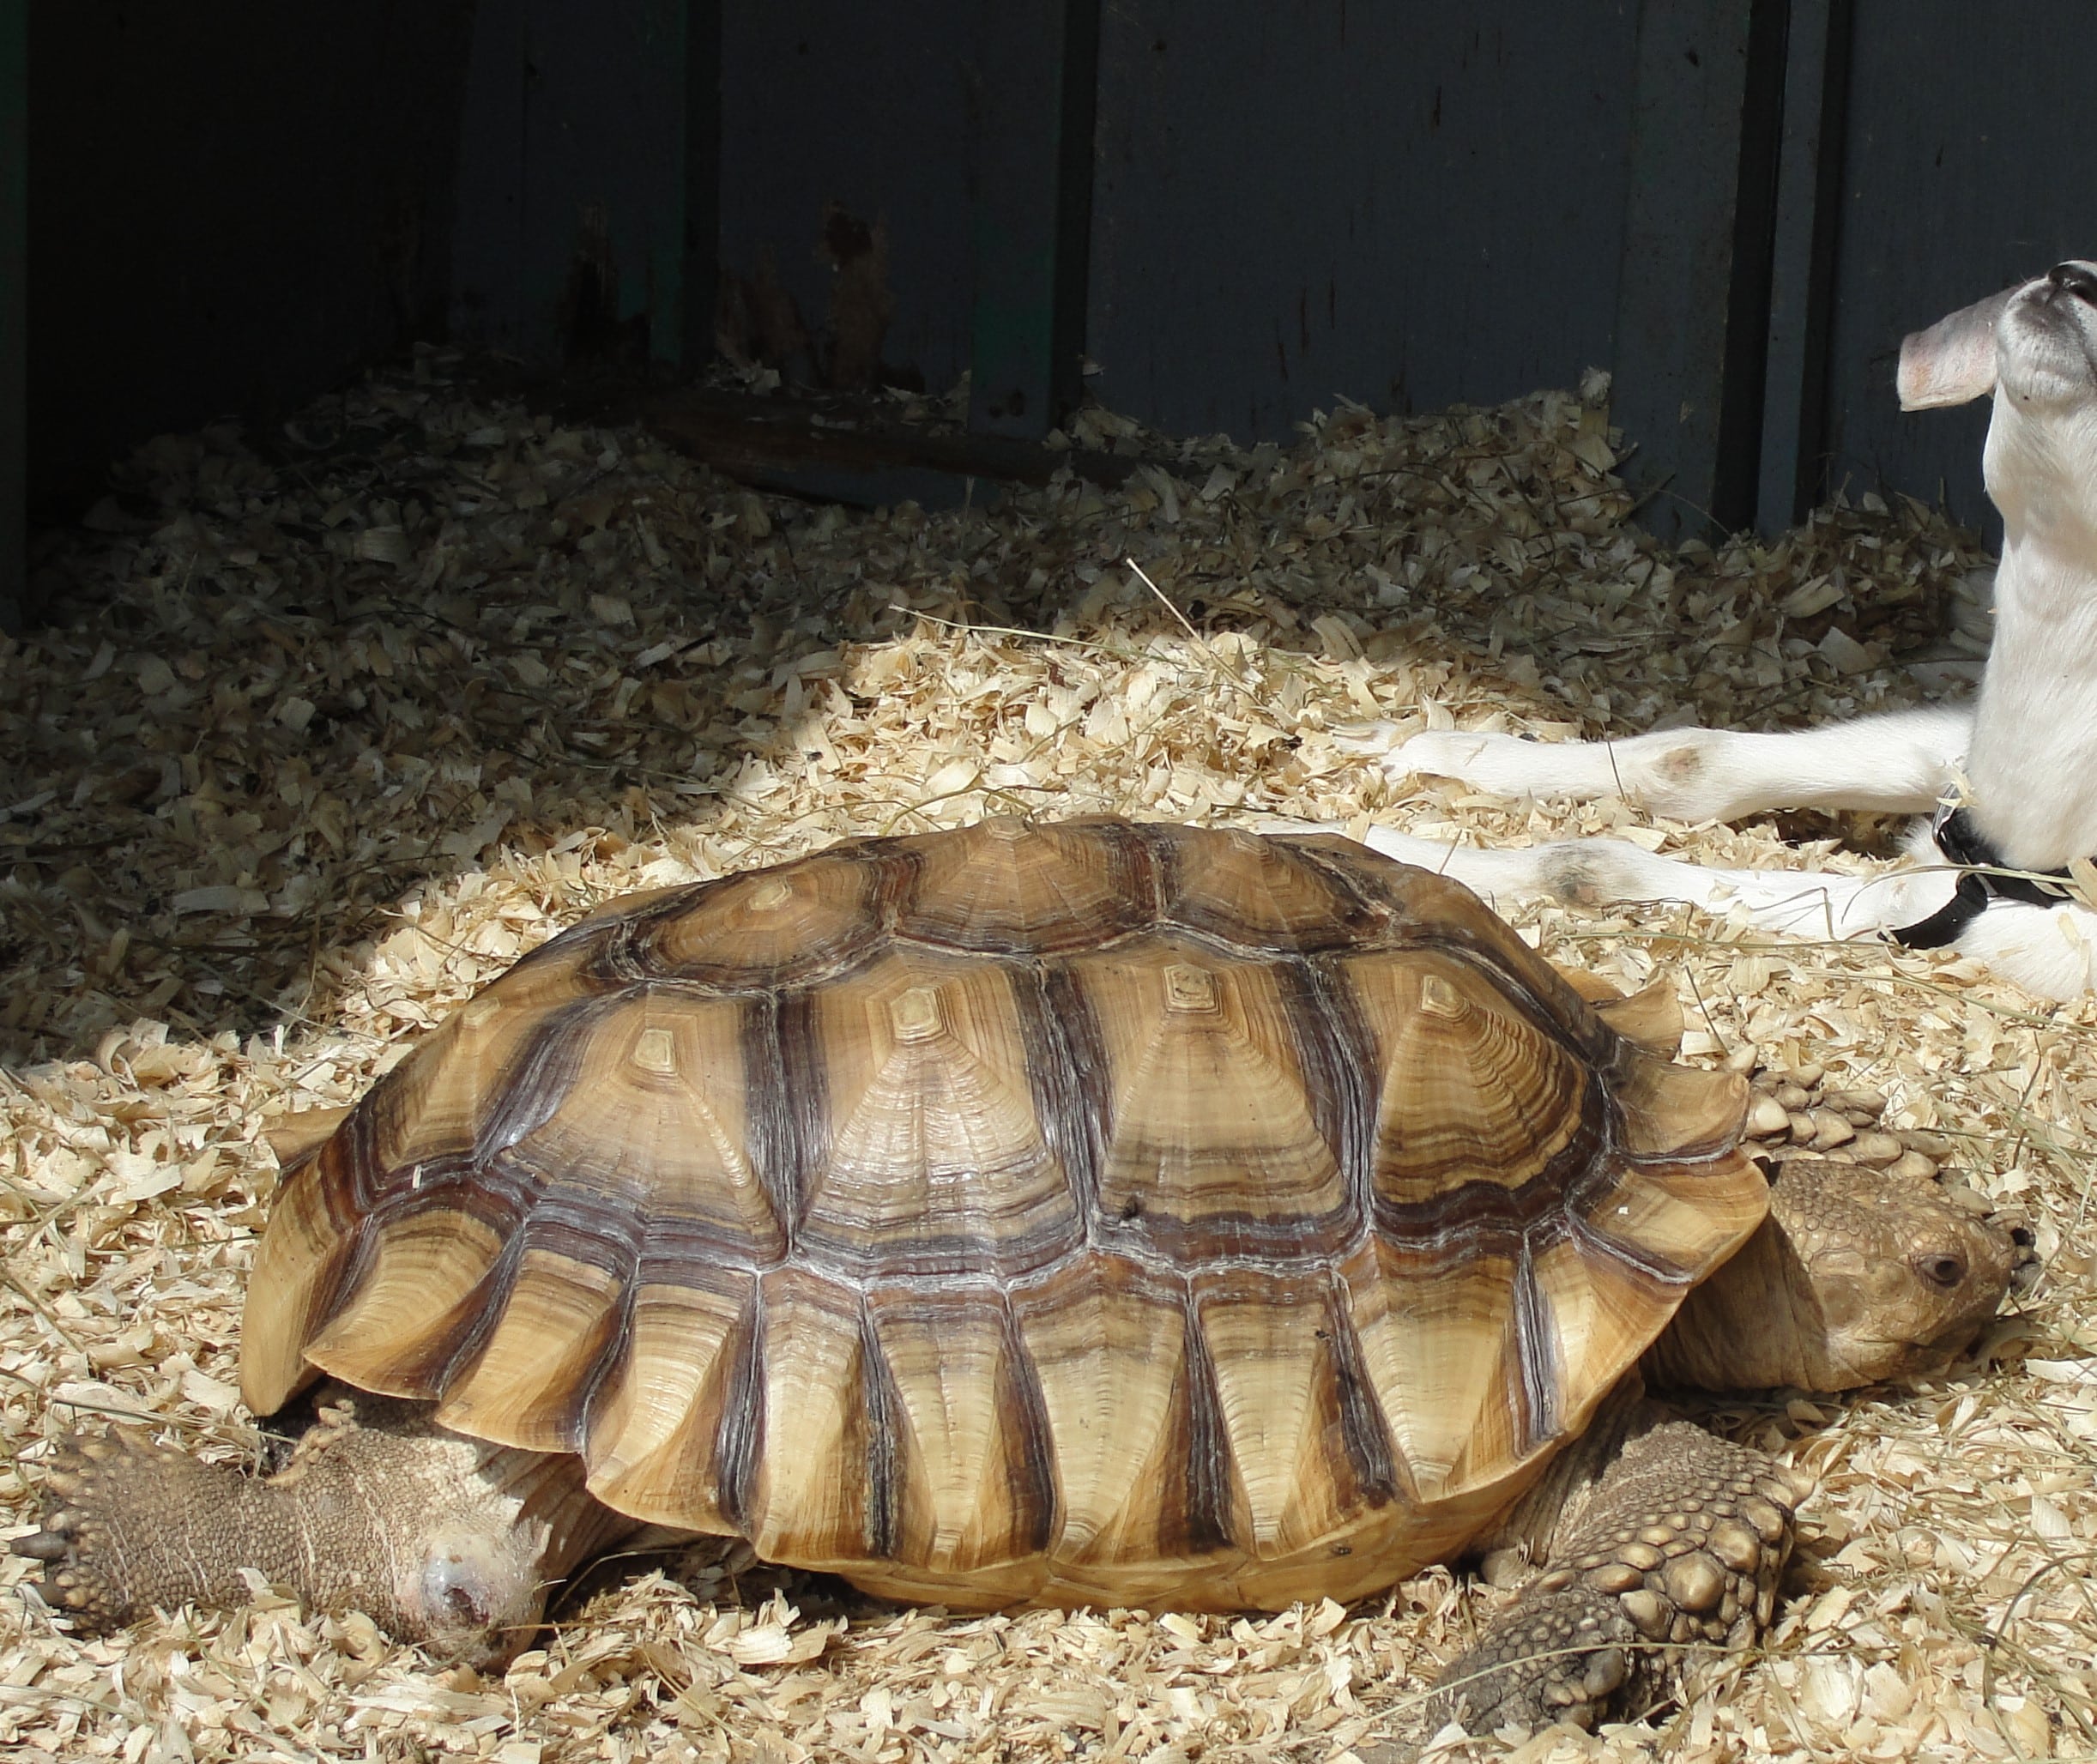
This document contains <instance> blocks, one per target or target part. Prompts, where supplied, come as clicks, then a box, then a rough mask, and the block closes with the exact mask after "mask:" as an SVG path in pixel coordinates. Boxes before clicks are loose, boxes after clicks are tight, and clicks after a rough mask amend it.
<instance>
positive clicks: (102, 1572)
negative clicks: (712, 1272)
mask: <svg viewBox="0 0 2097 1764" xmlns="http://www.w3.org/2000/svg"><path fill="white" fill-rule="evenodd" d="M45 1489H46V1494H45V1512H44V1526H43V1529H42V1530H41V1531H36V1532H33V1533H32V1534H31V1535H29V1536H28V1537H17V1538H15V1541H14V1544H13V1546H12V1547H13V1549H14V1551H15V1554H16V1555H18V1556H30V1557H33V1558H34V1559H35V1560H36V1561H38V1562H42V1563H43V1564H45V1568H44V1574H43V1577H42V1582H41V1587H40V1590H41V1592H43V1595H44V1597H45V1599H46V1601H47V1602H48V1603H49V1604H51V1607H52V1608H53V1609H54V1610H57V1612H59V1613H60V1614H62V1615H63V1616H70V1617H72V1618H73V1619H74V1620H75V1621H76V1623H77V1625H78V1627H79V1628H82V1630H84V1631H88V1632H90V1633H92V1632H97V1631H101V1630H106V1629H111V1628H118V1627H119V1626H121V1625H123V1624H126V1623H130V1622H134V1621H136V1619H138V1618H141V1617H143V1616H147V1615H148V1614H149V1613H150V1612H151V1611H153V1610H154V1608H155V1607H160V1608H163V1609H172V1608H174V1607H176V1606H178V1605H182V1604H198V1605H206V1606H215V1607H219V1608H225V1607H229V1606H233V1605H238V1604H242V1603H244V1602H245V1600H246V1598H248V1596H249V1582H248V1580H247V1577H246V1575H245V1574H243V1572H242V1571H243V1570H244V1569H245V1570H249V1571H251V1572H252V1573H256V1574H260V1575H261V1576H262V1577H263V1580H266V1581H267V1582H269V1584H270V1585H272V1586H282V1587H287V1588H288V1589H289V1590H290V1591H291V1592H293V1594H295V1595H296V1596H297V1598H299V1601H300V1603H302V1604H305V1605H307V1606H309V1607H311V1608H313V1609H317V1610H350V1609H356V1610H363V1611H365V1612H366V1613H367V1614H369V1615H370V1616H372V1618H373V1619H374V1620H375V1621H376V1622H378V1623H379V1624H380V1625H382V1626H383V1627H384V1628H387V1629H390V1630H391V1631H392V1632H393V1633H395V1634H398V1635H402V1636H403V1637H405V1638H407V1639H408V1640H417V1641H422V1642H426V1643H427V1644H428V1645H429V1646H431V1647H432V1649H433V1650H434V1651H436V1652H439V1653H441V1654H444V1655H447V1656H449V1657H451V1658H464V1659H468V1660H470V1661H472V1662H473V1663H474V1664H483V1665H486V1664H495V1663H498V1662H499V1661H501V1660H504V1659H505V1658H508V1657H509V1656H510V1655H511V1654H514V1653H516V1652H517V1651H518V1650H519V1649H520V1648H522V1647H523V1646H525V1645H526V1643H527V1642H528V1641H529V1639H530V1636H531V1634H532V1632H533V1631H534V1630H535V1629H536V1628H537V1627H538V1625H539V1622H540V1615H541V1610H543V1609H544V1605H545V1600H546V1593H547V1588H548V1587H549V1586H551V1585H552V1583H553V1582H554V1581H555V1580H559V1578H560V1577H561V1576H562V1575H564V1574H565V1573H566V1572H567V1571H568V1570H569V1569H570V1568H572V1567H573V1566H574V1565H575V1564H576V1563H577V1562H579V1561H580V1560H582V1559H583V1556H587V1555H589V1554H592V1553H594V1552H595V1550H598V1549H599V1548H601V1547H602V1546H603V1545H604V1544H606V1543H607V1542H608V1541H610V1539H611V1538H612V1537H615V1536H616V1535H618V1534H619V1532H621V1531H630V1530H632V1521H631V1520H629V1519H624V1518H622V1517H620V1516H619V1515H618V1514H615V1513H611V1511H610V1510H609V1509H608V1508H607V1507H601V1506H600V1505H599V1504H598V1503H597V1502H596V1501H594V1500H592V1499H591V1498H590V1497H589V1494H588V1493H587V1492H586V1491H585V1490H584V1489H583V1477H582V1467H581V1465H580V1462H579V1460H577V1459H574V1458H572V1457H568V1456H565V1455H556V1454H550V1453H541V1452H519V1451H511V1450H506V1449H505V1448H503V1447H496V1446H488V1445H484V1444H481V1443H480V1442H479V1441H473V1440H468V1439H463V1438H462V1437H460V1436H459V1435H456V1434H450V1433H446V1432H445V1431H444V1429H440V1428H438V1427H435V1426H433V1425H432V1424H431V1423H430V1420H429V1405H426V1404H413V1403H402V1402H395V1401H391V1400H389V1399H384V1398H373V1397H368V1396H364V1395H358V1396H355V1397H354V1398H347V1399H344V1400H342V1401H341V1402H340V1403H339V1404H336V1405H331V1406H330V1407H329V1408H327V1409H325V1410H323V1418H322V1420H321V1421H320V1423H318V1424H317V1425H316V1426H315V1427H314V1428H313V1429H311V1431H310V1432H309V1433H307V1435H305V1438H304V1439H302V1440H301V1441H299V1446H298V1449H297V1450H296V1452H295V1453H293V1457H292V1460H291V1462H290V1463H289V1464H288V1465H286V1466H285V1468H284V1469H283V1470H281V1471H279V1472H278V1473H277V1474H276V1475H275V1476H271V1477H256V1476H247V1475H243V1474H242V1473H241V1472H239V1471H236V1470H233V1469H232V1468H230V1467H229V1466H227V1465H221V1464H206V1463H202V1462H199V1461H198V1460H196V1459H193V1458H191V1457H190V1456H189V1455H187V1454H186V1453H181V1452H177V1451H174V1450H172V1449H170V1448H169V1447H166V1446H158V1445H154V1444H152V1443H151V1442H149V1441H140V1440H138V1439H136V1437H134V1436H132V1435H128V1434H111V1435H107V1436H106V1437H104V1438H101V1439H82V1440H77V1441H74V1442H73V1443H72V1444H70V1445H69V1446H68V1447H66V1448H65V1449H64V1450H63V1452H62V1453H61V1454H60V1455H59V1456H58V1458H57V1459H55V1460H54V1461H53V1462H52V1463H51V1466H50V1468H49V1470H48V1471H47V1472H46V1483H45Z"/></svg>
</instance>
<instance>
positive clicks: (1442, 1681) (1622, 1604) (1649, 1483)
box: [1430, 1421, 1799, 1734]
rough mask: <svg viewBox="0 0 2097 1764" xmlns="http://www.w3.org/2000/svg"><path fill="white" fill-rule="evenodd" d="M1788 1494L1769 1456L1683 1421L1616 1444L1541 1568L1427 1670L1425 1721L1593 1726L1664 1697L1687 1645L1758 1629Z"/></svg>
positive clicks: (1750, 1637) (1750, 1634)
mask: <svg viewBox="0 0 2097 1764" xmlns="http://www.w3.org/2000/svg"><path fill="white" fill-rule="evenodd" d="M1798 1499H1799V1495H1798V1491H1797V1489H1795V1488H1794V1486H1793V1484H1792V1479H1791V1477H1790V1476H1789V1474H1788V1473H1787V1472H1786V1471H1785V1469H1784V1468H1783V1466H1782V1465H1780V1464H1778V1463H1777V1461H1776V1460H1775V1459H1773V1458H1771V1457H1769V1456H1768V1454H1767V1453H1762V1452H1756V1451H1754V1450H1751V1449H1750V1448H1749V1447H1744V1446H1736V1445H1733V1444H1731V1442H1730V1441H1725V1440H1721V1439H1719V1438H1717V1437H1716V1436H1715V1435H1711V1434H1708V1433H1707V1432H1705V1431H1704V1429H1701V1428H1700V1427H1696V1426H1694V1425H1692V1424H1691V1423H1688V1422H1679V1421H1677V1422H1670V1423H1666V1424H1665V1425H1664V1426H1661V1427H1656V1428H1654V1429H1652V1430H1651V1431H1650V1432H1648V1433H1644V1434H1641V1435H1638V1436H1637V1437H1636V1438H1635V1439H1633V1440H1632V1441H1630V1442H1629V1444H1627V1445H1626V1446H1625V1447H1623V1451H1622V1453H1620V1454H1619V1455H1618V1456H1617V1459H1616V1461H1615V1462H1614V1463H1612V1464H1611V1465H1610V1467H1609V1468H1608V1470H1607V1471H1605V1472H1604V1474H1603V1477H1602V1478H1601V1481H1600V1482H1599V1483H1598V1484H1597V1485H1596V1487H1595V1489H1594V1491H1593V1494H1592V1497H1591V1498H1590V1499H1589V1501H1588V1502H1587V1504H1586V1507H1585V1508H1584V1510H1583V1511H1582V1512H1581V1513H1580V1515H1579V1517H1578V1519H1576V1520H1575V1521H1574V1524H1573V1525H1571V1527H1570V1528H1569V1529H1568V1533H1567V1535H1566V1536H1565V1537H1562V1538H1561V1539H1556V1540H1554V1547H1553V1549H1552V1550H1551V1560H1550V1564H1549V1565H1548V1566H1547V1568H1545V1571H1544V1573H1543V1574H1540V1575H1538V1577H1537V1579H1536V1580H1533V1581H1532V1582H1531V1584H1530V1585H1529V1586H1527V1587H1526V1589H1524V1591H1523V1592H1522V1595H1521V1597H1520V1598H1518V1599H1517V1600H1516V1601H1515V1603H1514V1605H1513V1606H1512V1607H1511V1608H1510V1609H1509V1610H1507V1611H1506V1612H1505V1613H1504V1614H1503V1615H1502V1616H1501V1617H1500V1618H1499V1619H1498V1621H1496V1622H1495V1623H1494V1624H1493V1626H1492V1627H1491V1628H1490V1629H1489V1630H1488V1631H1487V1632H1486V1633H1485V1634H1484V1637H1483V1638H1481V1639H1480V1640H1479V1641H1478V1645H1477V1646H1474V1647H1472V1648H1471V1649H1469V1650H1468V1651H1466V1652H1465V1653H1463V1654H1461V1655H1459V1657H1458V1658H1456V1659H1454V1660H1453V1661H1451V1662H1450V1663H1449V1664H1448V1666H1447V1668H1446V1669H1445V1670H1443V1672H1442V1674H1441V1677H1440V1678H1439V1679H1438V1680H1437V1681H1436V1685H1437V1688H1436V1693H1435V1701H1434V1705H1433V1707H1432V1709H1431V1712H1430V1722H1431V1724H1432V1725H1433V1726H1435V1727H1439V1726H1440V1725H1441V1724H1442V1723H1443V1722H1445V1721H1447V1720H1449V1719H1460V1720H1461V1721H1462V1722H1463V1724H1464V1725H1465V1727H1466V1728H1467V1729H1469V1730H1470V1731H1472V1733H1474V1734H1485V1733H1492V1732H1496V1731H1498V1730H1499V1729H1501V1728H1503V1727H1508V1726H1516V1727H1526V1728H1532V1729H1533V1728H1538V1727H1543V1726H1546V1725H1550V1723H1552V1722H1556V1721H1572V1722H1575V1723H1577V1724H1578V1725H1580V1726H1582V1727H1592V1726H1593V1725H1595V1724H1596V1723H1597V1722H1598V1721H1600V1720H1602V1719H1605V1718H1606V1717H1608V1716H1610V1715H1611V1714H1616V1713H1632V1712H1634V1711H1635V1710H1636V1709H1637V1708H1639V1707H1642V1706H1644V1705H1646V1704H1647V1703H1650V1702H1651V1701H1655V1700H1657V1699H1658V1698H1659V1697H1660V1696H1661V1695H1665V1692H1666V1690H1667V1688H1668V1686H1669V1684H1670V1682H1671V1678H1672V1676H1673V1672H1672V1668H1673V1666H1674V1665H1675V1664H1677V1662H1678V1660H1679V1654H1680V1650H1681V1648H1682V1647H1683V1646H1695V1645H1703V1646H1718V1647H1725V1648H1747V1647H1751V1646H1754V1645H1755V1643H1756V1641H1757V1640H1760V1638H1761V1637H1762V1634H1763V1633H1764V1632H1765V1631H1766V1630H1767V1629H1768V1627H1769V1620H1770V1616H1771V1613H1772V1611H1773V1610H1774V1607H1775V1604H1776V1594H1777V1583H1778V1581H1779V1580H1780V1578H1781V1577H1782V1575H1783V1573H1784V1564H1785V1562H1786V1559H1787V1558H1788V1557H1789V1556H1790V1554H1791V1547H1792V1509H1793V1508H1794V1507H1795V1506H1796V1505H1797V1503H1798Z"/></svg>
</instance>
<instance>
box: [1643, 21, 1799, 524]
mask: <svg viewBox="0 0 2097 1764" xmlns="http://www.w3.org/2000/svg"><path fill="white" fill-rule="evenodd" d="M1778 4H1779V0H1645V3H1644V4H1643V5H1642V6H1641V9H1640V11H1639V35H1638V66H1637V75H1636V78H1635V84H1634V86H1633V88H1632V113H1631V118H1630V130H1631V133H1630V143H1629V160H1630V189H1629V198H1628V201H1627V204H1626V211H1625V215H1624V227H1623V272H1622V275H1621V277H1620V278H1619V281H1618V294H1617V326H1616V331H1617V360H1616V399H1615V405H1614V410H1613V414H1614V416H1615V419H1616V420H1617V422H1619V423H1621V424H1622V425H1623V428H1624V431H1625V432H1626V434H1628V435H1629V437H1630V438H1632V439H1633V440H1634V441H1635V442H1637V443H1638V444H1639V447H1640V449H1641V452H1640V455H1639V456H1638V458H1637V460H1636V461H1635V464H1634V466H1633V468H1632V473H1631V476H1632V481H1633V482H1634V483H1635V485H1636V486H1638V487H1640V488H1641V489H1642V490H1647V491H1650V492H1652V498H1651V500H1650V501H1649V502H1648V503H1647V506H1646V510H1645V513H1644V515H1643V517H1642V519H1643V520H1644V521H1645V523H1646V524H1647V526H1649V527H1650V528H1651V529H1653V531H1654V532H1655V533H1657V534H1659V535H1661V536H1662V537H1664V538H1678V537H1681V536H1683V535H1689V534H1692V533H1701V532H1705V531H1707V530H1708V529H1710V528H1711V527H1713V525H1714V524H1715V525H1716V526H1717V527H1719V528H1723V529H1731V528H1735V527H1739V526H1744V525H1745V524H1747V523H1748V521H1749V520H1750V518H1751V517H1752V515H1753V512H1754V494H1755V486H1756V475H1757V474H1756V459H1757V453H1758V449H1757V446H1756V441H1757V432H1758V431H1759V428H1760V423H1761V407H1762V393H1763V388H1762V347H1763V340H1764V337H1765V335H1766V327H1765V323H1764V317H1763V307H1762V300H1763V298H1764V293H1765V289H1766V280H1765V277H1766V271H1767V265H1768V215H1769V201H1770V190H1769V188H1768V186H1769V184H1770V182H1771V180H1772V178H1773V176H1774V164H1773V162H1771V160H1770V157H1769V155H1770V154H1771V153H1772V152H1773V150H1774V131H1772V132H1771V135H1770V138H1769V143H1768V148H1759V147H1758V144H1757V142H1756V140H1755V138H1754V130H1755V129H1756V128H1757V127H1761V128H1767V127H1768V124H1769V120H1770V117H1771V113H1772V112H1774V103H1773V101H1772V100H1773V99H1774V94H1772V93H1769V92H1768V91H1767V90H1765V89H1764V88H1766V87H1767V86H1768V82H1770V80H1771V79H1772V76H1774V75H1775V74H1776V73H1777V72H1778V70H1779V69H1780V57H1781V52H1782V41H1783V39H1782V32H1781V14H1780V11H1779V10H1778ZM1758 14H1759V15H1760V16H1759V18H1758ZM1758 25H1759V29H1758V28H1757V27H1758Z"/></svg>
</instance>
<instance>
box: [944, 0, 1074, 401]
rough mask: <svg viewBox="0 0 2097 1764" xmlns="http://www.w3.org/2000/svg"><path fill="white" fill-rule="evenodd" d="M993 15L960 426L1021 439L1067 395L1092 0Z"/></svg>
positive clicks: (983, 80) (1022, 2)
mask: <svg viewBox="0 0 2097 1764" xmlns="http://www.w3.org/2000/svg"><path fill="white" fill-rule="evenodd" d="M997 16H998V21H997V24H996V26H995V27H994V28H989V29H986V30H985V31H984V33H983V39H982V54H981V55H980V57H978V60H977V63H976V77H977V81H978V86H977V94H978V95H977V104H978V115H979V117H980V123H979V127H978V133H977V136H976V166H975V175H974V178H973V180H972V186H971V188H970V214H971V217H972V223H973V225H972V233H973V240H972V244H973V253H972V255H973V257H974V259H975V269H976V284H975V298H974V301H973V303H972V306H971V309H970V329H969V365H970V390H969V426H970V428H971V429H974V430H976V431H977V432H981V433H986V434H997V435H1017V436H1024V437H1035V436H1039V435H1042V434H1045V433H1047V432H1048V431H1049V428H1050V427H1051V426H1053V424H1054V423H1055V420H1056V418H1057V416H1058V415H1059V414H1060V413H1061V408H1062V407H1064V406H1067V405H1068V404H1069V403H1071V402H1073V401H1074V399H1075V396H1076V393H1077V390H1078V355H1079V350H1080V349H1081V348H1082V347H1083V330H1082V328H1083V325H1084V317H1085V309H1084V304H1083V297H1082V293H1081V292H1080V293H1075V294H1074V293H1073V290H1078V291H1081V290H1082V289H1083V287H1084V285H1085V257H1086V250H1085V246H1086V240H1085V227H1086V224H1087V221H1088V218H1089V214H1090V210H1091V202H1090V194H1091V171H1092V138H1091V121H1092V112H1093V105H1092V96H1093V91H1094V86H1095V82H1096V81H1097V77H1098V45H1099V0H1011V3H1008V4H1006V6H1004V7H1002V8H1000V9H999V13H998V15H997Z"/></svg>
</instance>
